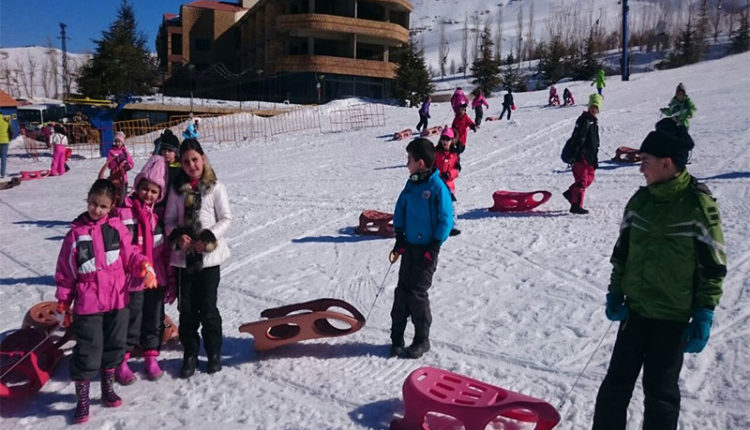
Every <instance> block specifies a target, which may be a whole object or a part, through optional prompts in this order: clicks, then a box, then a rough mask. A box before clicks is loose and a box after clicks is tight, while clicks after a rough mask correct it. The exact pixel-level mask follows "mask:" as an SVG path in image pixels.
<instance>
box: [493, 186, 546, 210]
mask: <svg viewBox="0 0 750 430" xmlns="http://www.w3.org/2000/svg"><path fill="white" fill-rule="evenodd" d="M550 197H552V193H550V192H549V191H541V190H539V191H531V192H516V191H495V193H494V194H492V200H494V201H495V205H494V206H492V207H491V208H490V210H491V211H493V212H523V211H530V210H532V209H534V208H535V207H537V206H539V205H541V204H542V203H544V202H546V201H547V200H549V199H550Z"/></svg>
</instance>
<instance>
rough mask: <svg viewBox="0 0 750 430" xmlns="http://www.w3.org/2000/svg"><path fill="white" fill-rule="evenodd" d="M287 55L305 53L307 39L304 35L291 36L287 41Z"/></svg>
mask: <svg viewBox="0 0 750 430" xmlns="http://www.w3.org/2000/svg"><path fill="white" fill-rule="evenodd" d="M287 54H288V55H307V39H306V38H304V37H291V38H289V41H288V42H287Z"/></svg>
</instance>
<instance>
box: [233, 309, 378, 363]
mask: <svg viewBox="0 0 750 430" xmlns="http://www.w3.org/2000/svg"><path fill="white" fill-rule="evenodd" d="M332 307H338V308H342V309H344V310H346V311H348V312H349V313H350V314H351V315H347V314H345V313H341V312H338V311H332V310H330V308H332ZM260 316H261V317H263V318H268V319H267V320H261V321H256V322H252V323H247V324H242V325H241V326H240V332H242V333H249V334H251V335H252V336H253V337H254V338H255V343H254V344H253V348H255V350H256V351H268V350H271V349H274V348H277V347H279V346H282V345H286V344H289V343H295V342H299V341H302V340H308V339H317V338H321V337H337V336H345V335H347V334H351V333H354V332H356V331H358V330H359V329H361V328H362V327H364V325H365V317H364V316H363V315H362V314H361V313H360V312H359V311H358V310H357V309H356V308H355V307H354V306H352V305H350V304H349V303H347V302H345V301H343V300H337V299H318V300H312V301H309V302H305V303H296V304H293V305H288V306H281V307H278V308H272V309H266V310H264V311H263V312H261V313H260ZM331 320H334V321H337V322H338V324H337V325H338V326H348V328H339V327H337V326H334V325H333V324H331V322H330V321H331Z"/></svg>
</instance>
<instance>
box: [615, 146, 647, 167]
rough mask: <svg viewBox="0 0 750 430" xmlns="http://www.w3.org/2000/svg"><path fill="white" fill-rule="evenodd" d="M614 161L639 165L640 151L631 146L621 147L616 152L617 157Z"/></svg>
mask: <svg viewBox="0 0 750 430" xmlns="http://www.w3.org/2000/svg"><path fill="white" fill-rule="evenodd" d="M612 161H618V162H620V163H637V162H639V161H641V156H640V155H639V154H638V150H637V149H635V148H631V147H629V146H621V147H619V148H617V150H616V151H615V156H614V157H612Z"/></svg>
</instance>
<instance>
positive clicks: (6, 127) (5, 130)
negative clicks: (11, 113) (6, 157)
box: [0, 115, 13, 143]
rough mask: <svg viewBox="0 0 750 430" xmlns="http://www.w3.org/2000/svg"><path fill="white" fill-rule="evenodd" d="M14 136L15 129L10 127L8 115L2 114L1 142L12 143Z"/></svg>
mask: <svg viewBox="0 0 750 430" xmlns="http://www.w3.org/2000/svg"><path fill="white" fill-rule="evenodd" d="M12 137H13V129H12V128H11V127H10V121H8V117H6V116H4V115H0V143H10V139H11V138H12Z"/></svg>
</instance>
